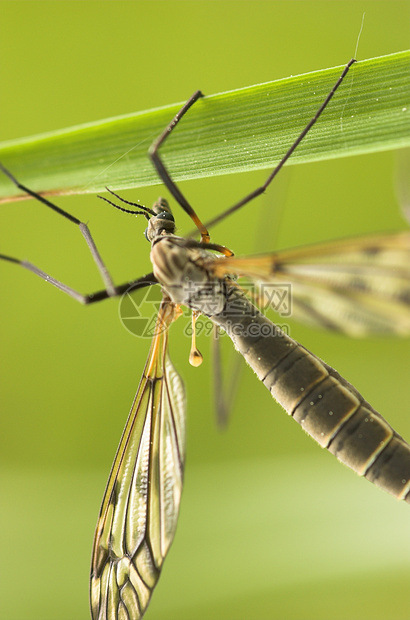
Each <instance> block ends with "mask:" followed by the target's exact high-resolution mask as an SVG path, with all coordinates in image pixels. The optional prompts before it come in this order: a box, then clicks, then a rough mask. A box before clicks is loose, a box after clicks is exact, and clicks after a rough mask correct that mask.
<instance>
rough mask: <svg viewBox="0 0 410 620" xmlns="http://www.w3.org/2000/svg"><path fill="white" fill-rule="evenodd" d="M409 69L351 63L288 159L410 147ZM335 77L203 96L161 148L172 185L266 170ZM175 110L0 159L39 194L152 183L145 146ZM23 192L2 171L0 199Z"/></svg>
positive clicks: (407, 56) (389, 62)
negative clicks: (221, 175)
mask: <svg viewBox="0 0 410 620" xmlns="http://www.w3.org/2000/svg"><path fill="white" fill-rule="evenodd" d="M409 69H410V52H409V51H405V52H399V53H396V54H391V55H388V56H382V57H379V58H373V59H370V60H364V61H361V62H358V63H357V64H355V65H353V67H352V68H351V69H350V72H349V73H348V75H347V77H346V78H345V81H344V82H343V84H342V85H341V86H340V88H339V90H338V91H337V93H336V94H335V96H334V98H333V99H332V101H331V102H330V104H329V106H328V108H327V109H326V111H325V112H324V114H323V115H322V117H321V118H320V120H319V121H318V123H317V125H315V127H314V128H313V129H312V131H311V132H310V133H309V134H308V135H307V137H306V138H305V139H304V140H303V142H302V144H301V145H300V146H299V147H298V148H297V150H296V152H295V153H294V154H293V155H292V157H291V159H290V161H289V163H291V164H295V163H303V162H309V161H315V160H321V159H329V158H336V157H345V156H347V155H356V154H359V153H371V152H374V151H382V150H389V149H397V148H402V147H406V146H409V145H410V74H409ZM341 71H342V67H336V68H332V69H324V70H322V71H315V72H313V73H308V74H304V75H299V76H296V77H289V78H286V79H282V80H277V81H274V82H268V83H265V84H258V85H255V86H251V87H249V88H242V89H238V90H235V91H230V92H226V93H220V94H217V95H210V96H207V97H205V98H203V99H200V100H199V101H198V102H197V103H195V104H194V106H193V107H192V109H191V110H189V112H188V113H187V115H186V116H185V117H184V119H183V120H182V122H181V124H180V125H178V127H177V129H176V130H175V131H174V132H173V133H172V135H171V136H170V138H169V139H168V140H167V142H166V143H165V144H164V146H163V148H162V150H161V152H162V154H163V155H164V159H165V161H166V164H167V167H168V169H169V171H170V173H171V174H172V177H173V179H174V180H176V181H180V180H185V179H194V178H199V177H206V176H212V175H220V174H228V173H237V172H243V171H247V170H257V169H261V168H272V167H273V166H274V165H275V164H276V163H277V162H278V161H279V160H280V159H281V158H282V157H283V155H284V154H285V153H286V151H287V150H288V148H289V147H290V145H291V144H292V143H293V141H294V140H295V139H296V137H297V136H298V135H299V133H300V132H301V130H302V129H303V128H304V126H305V125H306V124H307V122H308V121H309V120H310V118H311V117H312V116H313V115H314V114H315V112H316V111H317V110H318V108H319V107H320V105H321V103H322V102H323V100H324V99H325V97H326V95H327V94H328V93H329V92H330V90H331V88H332V86H333V84H334V83H335V82H336V80H337V78H338V77H339V75H340V73H341ZM188 94H189V93H187V95H188ZM180 107H181V104H180V103H178V104H174V105H170V106H167V107H163V108H157V109H154V110H148V111H146V112H139V113H135V114H129V115H125V116H118V117H115V118H110V119H106V120H103V121H97V122H94V123H87V124H84V125H78V126H76V127H71V128H68V129H63V130H60V131H54V132H50V133H47V134H42V135H38V136H34V137H31V138H25V139H19V140H14V141H9V142H4V143H2V144H0V161H1V162H2V163H3V164H4V165H5V166H6V167H7V168H9V169H10V170H11V171H12V172H13V174H14V175H15V176H16V177H18V179H19V180H21V182H22V183H24V184H25V185H27V186H29V187H30V188H31V189H35V190H37V191H41V192H44V193H52V194H67V193H86V192H88V193H93V192H101V191H104V187H105V186H106V185H109V186H110V187H111V188H115V189H126V188H131V187H142V186H148V185H154V184H158V183H160V182H161V181H160V180H159V179H158V176H157V174H156V172H155V170H154V168H153V166H152V164H151V162H150V160H149V158H148V155H147V151H148V147H149V146H150V144H151V143H152V141H153V140H154V139H155V138H156V137H157V136H158V135H159V134H160V133H161V132H162V131H163V129H164V128H165V127H166V125H167V124H168V123H169V121H170V120H171V119H172V117H173V116H174V114H175V113H176V112H177V111H178V109H179V108H180ZM19 195H20V196H21V192H20V191H19V190H17V189H16V188H15V187H13V186H12V184H11V183H10V181H9V180H8V179H7V178H6V177H5V176H4V175H1V176H0V197H3V199H4V200H10V199H12V198H13V197H14V196H19Z"/></svg>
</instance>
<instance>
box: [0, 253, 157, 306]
mask: <svg viewBox="0 0 410 620" xmlns="http://www.w3.org/2000/svg"><path fill="white" fill-rule="evenodd" d="M0 260H6V261H8V262H10V263H14V264H16V265H20V267H23V268H24V269H28V271H31V272H32V273H34V274H35V275H36V276H39V277H40V278H41V279H42V280H44V281H45V282H49V283H50V284H52V285H53V286H55V287H56V288H58V289H59V290H60V291H63V293H66V294H67V295H69V296H70V297H72V298H73V299H75V301H78V302H79V303H80V304H84V305H87V304H93V303H96V302H97V301H103V300H104V299H109V298H110V297H120V296H121V295H123V294H124V293H125V292H126V291H128V289H129V288H133V289H139V288H144V287H146V286H151V285H152V284H157V283H158V281H157V279H156V278H155V276H154V274H153V273H148V274H147V275H145V276H142V277H141V278H138V279H137V280H132V281H131V282H125V283H124V284H121V285H120V286H116V287H115V289H114V294H113V295H112V294H111V293H110V292H109V291H107V290H106V289H103V290H102V291H96V292H95V293H90V294H89V295H83V294H82V293H79V292H78V291H76V290H74V289H73V288H70V287H69V286H67V285H66V284H64V283H63V282H60V280H56V279H55V278H53V277H52V276H49V275H48V274H47V273H45V272H44V271H42V270H41V269H39V268H38V267H36V266H35V265H33V264H32V263H29V262H28V261H25V260H19V259H18V258H13V257H12V256H7V255H5V254H0Z"/></svg>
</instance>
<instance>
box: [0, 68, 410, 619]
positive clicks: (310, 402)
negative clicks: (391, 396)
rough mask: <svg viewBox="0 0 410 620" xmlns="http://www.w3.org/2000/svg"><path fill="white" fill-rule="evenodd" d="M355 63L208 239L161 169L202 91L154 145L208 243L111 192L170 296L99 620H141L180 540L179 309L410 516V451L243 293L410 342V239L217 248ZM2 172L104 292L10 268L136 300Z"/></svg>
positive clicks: (117, 469) (162, 211) (123, 463)
mask: <svg viewBox="0 0 410 620" xmlns="http://www.w3.org/2000/svg"><path fill="white" fill-rule="evenodd" d="M354 62H355V61H354V60H353V59H352V60H351V61H350V62H349V63H348V64H347V65H346V67H345V68H344V70H343V72H342V74H341V76H340V78H339V79H338V81H337V82H336V84H335V85H334V87H333V89H332V90H331V92H330V93H329V95H328V96H327V97H326V99H325V101H324V102H323V104H322V106H321V107H320V108H319V110H318V112H317V113H316V114H315V116H314V117H313V118H312V119H311V121H310V122H309V123H308V124H307V126H306V127H305V128H304V130H303V131H302V132H301V134H300V135H299V137H298V138H297V140H296V141H295V142H294V143H293V144H292V146H291V147H290V149H289V150H288V152H287V153H286V155H285V156H284V157H283V158H282V160H281V161H280V163H279V164H278V165H277V166H276V168H275V169H274V170H273V172H272V173H271V174H270V175H269V177H268V178H267V180H266V182H265V183H264V184H263V185H262V186H261V187H259V188H257V189H256V190H254V191H253V192H251V193H250V194H248V195H247V196H245V198H243V199H242V200H241V201H239V202H238V203H236V204H235V205H233V206H232V207H231V208H230V209H228V210H226V211H225V212H224V213H223V214H221V215H219V216H218V217H217V218H215V219H214V220H212V221H211V222H209V223H207V224H206V225H205V224H203V223H202V221H201V220H200V218H199V217H198V215H197V214H196V212H195V211H194V209H193V208H192V207H191V205H190V204H189V202H188V201H187V200H186V198H185V197H184V195H183V194H182V193H181V191H180V190H179V188H178V187H177V185H176V184H175V183H174V181H173V180H172V178H171V176H170V175H169V173H168V170H167V169H166V167H165V165H164V163H163V161H162V159H161V157H160V155H159V149H160V146H161V145H162V144H163V142H164V141H165V140H166V138H167V136H169V134H170V133H171V132H172V131H173V129H174V128H175V127H176V125H177V124H178V123H179V122H180V120H181V118H182V117H183V116H184V114H185V113H186V112H187V111H188V110H189V108H190V107H191V106H192V105H193V104H194V103H195V102H196V101H197V100H198V99H200V98H201V97H202V93H201V92H200V91H197V92H196V93H194V95H193V96H192V97H191V98H190V99H189V100H188V101H187V103H186V104H185V105H184V106H183V107H182V108H181V110H180V111H179V112H178V114H177V115H176V116H175V117H174V119H173V120H172V121H171V122H170V124H169V125H168V126H167V127H166V128H165V130H164V132H163V133H162V134H161V135H160V136H159V138H158V139H157V140H156V141H155V142H154V143H153V145H152V146H151V148H150V150H149V155H150V157H151V160H152V162H153V164H154V166H155V168H156V169H157V171H158V174H159V176H160V178H161V179H162V181H163V182H164V184H165V186H166V187H167V188H168V190H169V191H170V192H171V194H172V195H173V197H174V198H175V199H176V201H177V202H178V203H179V205H180V206H181V207H182V208H183V209H184V210H185V211H186V212H187V213H188V214H189V215H190V216H191V218H192V220H193V222H194V223H195V225H196V228H197V231H198V232H199V234H200V237H201V240H200V241H196V240H194V239H193V238H184V237H179V236H177V235H176V234H175V220H174V217H173V215H172V212H171V209H170V207H169V205H168V202H167V201H166V200H164V199H159V200H158V202H156V203H155V204H154V206H153V207H152V209H150V208H147V207H144V206H141V205H139V204H138V205H135V204H134V203H130V202H128V201H126V200H124V199H123V198H121V197H120V196H118V195H117V194H115V192H113V191H112V190H109V191H110V193H111V196H113V197H116V198H117V199H118V200H120V201H122V202H123V203H127V204H128V206H133V207H136V208H137V210H135V209H129V208H126V207H123V206H120V205H118V204H117V203H115V202H113V199H112V200H111V199H108V198H106V197H101V196H100V198H103V199H104V200H106V201H107V202H109V203H110V204H112V205H113V206H115V207H116V208H118V209H120V210H122V211H126V212H131V213H134V214H136V215H143V216H144V217H145V218H146V219H147V221H148V227H147V230H146V237H147V239H148V241H149V242H150V244H151V255H150V257H151V262H152V265H153V271H152V273H150V274H148V275H146V276H143V277H142V278H139V279H138V280H135V282H133V283H131V285H132V287H133V288H143V287H146V286H149V285H151V284H159V285H160V286H161V289H162V302H161V305H160V308H159V312H158V318H157V322H156V329H155V333H154V336H153V339H152V343H151V348H150V352H149V355H148V360H147V362H146V365H145V369H144V372H143V375H142V378H141V382H140V385H139V387H138V391H137V394H136V396H135V399H134V402H133V405H132V407H131V411H130V414H129V417H128V420H127V423H126V426H125V429H124V431H123V435H122V438H121V441H120V445H119V447H118V450H117V453H116V456H115V460H114V463H113V466H112V469H111V473H110V477H109V479H108V483H107V487H106V491H105V495H104V498H103V502H102V507H101V511H100V515H99V518H98V523H97V528H96V532H95V538H94V547H93V553H92V567H91V589H90V603H91V615H92V618H93V620H123V619H124V620H125V619H127V620H138V619H139V618H142V616H143V615H144V613H145V611H146V609H147V607H148V604H149V601H150V598H151V595H152V592H153V589H154V587H155V585H156V583H157V581H158V578H159V575H160V572H161V569H162V564H163V562H164V559H165V557H166V555H167V553H168V550H169V547H170V545H171V543H172V540H173V537H174V534H175V530H176V525H177V519H178V512H179V504H180V499H181V493H182V485H183V472H184V460H185V415H186V412H185V395H184V386H183V383H182V381H181V379H180V377H179V375H178V373H177V372H176V370H175V369H174V367H173V366H172V363H171V361H170V359H169V356H168V328H169V327H170V325H171V324H172V323H173V321H175V320H176V319H177V318H178V316H179V315H180V314H181V309H180V307H181V306H185V307H187V308H189V309H190V310H191V311H192V316H193V322H195V320H196V318H197V316H198V315H200V314H203V315H205V316H206V317H208V318H210V319H211V320H212V322H213V323H214V324H215V325H216V326H218V327H219V328H220V329H222V330H223V331H224V332H226V333H227V334H228V336H229V337H230V338H231V340H232V341H233V344H234V346H235V348H236V350H237V351H238V352H239V353H241V354H242V356H243V357H244V358H245V360H246V361H247V363H248V364H249V365H250V366H251V367H252V368H253V370H254V371H255V373H256V374H257V376H258V378H259V379H260V380H261V381H262V383H263V384H264V385H265V386H266V387H267V388H268V390H269V391H270V392H271V393H272V396H273V397H274V398H275V399H276V400H277V401H278V402H279V403H280V404H281V405H282V406H283V408H284V409H285V410H286V412H287V413H288V414H290V415H291V416H292V417H293V418H294V419H295V420H296V421H297V422H299V424H300V425H301V426H302V427H303V428H304V429H305V431H306V432H307V433H308V434H310V435H311V436H312V437H313V438H314V439H316V441H317V442H318V443H319V444H320V445H321V446H322V447H325V448H327V449H328V450H329V451H330V452H331V453H333V454H334V455H335V456H336V457H337V458H338V459H339V460H340V461H342V462H343V463H345V464H346V465H348V466H349V467H350V468H352V469H353V470H354V471H356V472H357V473H358V474H359V475H361V476H364V477H366V478H367V479H368V480H369V481H371V482H373V483H374V484H376V485H378V486H379V487H381V488H383V489H384V490H386V491H387V492H389V493H391V494H392V495H394V496H395V497H396V498H398V499H403V500H405V501H407V502H409V503H410V446H409V444H408V443H407V442H406V441H405V440H404V439H402V438H401V437H400V435H398V434H397V433H396V432H395V431H394V429H393V428H392V427H391V426H390V425H389V424H388V422H386V420H384V418H383V417H382V416H381V415H380V414H379V413H378V412H377V411H375V409H373V407H372V406H371V405H370V404H369V403H368V402H366V401H365V400H364V398H363V397H362V396H361V394H360V393H359V392H358V391H357V390H356V388H354V387H353V386H352V385H351V384H350V383H348V381H346V380H345V379H344V378H342V377H341V376H340V375H339V374H338V373H337V371H336V370H334V369H333V368H332V367H331V366H329V365H328V364H326V363H325V362H323V361H322V360H320V359H319V358H318V357H316V356H315V355H314V354H313V353H311V352H310V351H308V350H307V349H306V348H305V347H303V346H302V345H301V344H299V343H298V342H296V341H295V340H293V339H292V338H290V337H289V336H288V335H287V334H285V333H284V332H282V331H281V330H280V329H279V328H278V327H277V326H276V325H275V324H274V323H272V322H271V321H270V320H269V319H268V318H267V317H265V316H264V315H263V314H262V313H261V312H260V310H259V309H258V308H257V307H256V305H255V304H254V303H253V301H252V300H250V299H249V297H248V296H247V295H246V294H245V290H244V288H243V287H241V286H240V285H239V284H238V282H237V279H236V278H237V277H245V278H248V279H250V280H252V281H253V282H254V283H255V285H256V287H257V294H256V295H255V297H256V298H259V300H260V301H262V304H263V305H264V303H265V302H266V295H265V290H264V285H265V284H269V283H271V282H273V281H275V282H276V283H278V282H279V283H280V282H283V283H286V282H291V283H292V297H293V299H292V302H293V314H294V315H295V316H297V317H299V318H300V319H301V320H304V321H306V322H308V323H310V324H314V325H319V326H321V327H325V328H328V329H332V330H337V331H339V332H343V333H346V334H349V335H354V336H363V335H368V334H378V333H383V334H390V335H400V336H403V335H407V334H408V333H409V332H410V312H409V304H410V234H409V232H398V233H391V234H380V235H374V236H369V237H362V238H360V237H359V238H353V239H346V240H343V241H338V242H334V243H327V244H321V245H317V246H310V247H306V248H297V249H295V250H288V251H283V252H278V253H274V254H272V253H271V254H265V255H259V256H251V257H244V258H241V257H236V256H234V255H233V253H232V252H231V250H229V249H227V248H225V247H224V246H222V245H218V244H214V243H211V242H210V236H209V232H208V228H209V227H210V226H211V225H213V224H215V223H216V222H217V221H220V220H221V219H223V218H224V217H226V216H227V215H229V214H231V213H233V212H234V211H236V210H237V209H239V208H240V207H242V206H243V205H245V204H246V203H248V202H250V201H251V200H253V199H254V198H256V197H257V196H259V195H260V194H262V193H263V192H264V191H265V190H266V188H267V187H268V186H269V184H270V183H271V182H272V180H273V178H274V177H275V176H276V174H277V173H278V172H279V170H280V169H281V168H282V166H283V165H284V163H285V162H286V161H287V159H288V158H289V157H290V156H291V154H292V153H293V151H294V150H295V149H296V147H297V146H298V144H299V143H300V142H301V141H302V140H303V138H304V136H305V135H306V134H307V133H308V131H310V129H311V128H312V126H313V125H314V123H315V122H316V121H317V119H318V118H319V116H320V115H321V114H322V112H323V110H324V109H325V107H326V106H327V105H328V103H329V101H330V100H331V98H332V97H333V95H334V94H335V92H336V90H337V89H338V87H339V86H340V84H341V83H342V81H343V79H344V77H345V76H346V74H347V72H348V71H349V69H350V67H351V66H352V64H353V63H354ZM2 171H3V172H4V173H5V174H6V175H7V176H8V177H9V179H10V180H11V181H12V182H13V183H14V184H15V185H16V186H17V187H19V188H20V189H21V190H23V191H25V192H26V193H27V194H29V195H31V196H32V197H34V198H35V199H37V200H39V201H40V202H42V203H43V204H45V205H47V206H48V207H50V208H51V209H53V210H54V211H56V212H57V213H59V214H60V215H62V216H63V217H65V218H67V219H68V220H69V221H71V222H73V223H74V224H76V225H78V226H79V228H80V230H81V232H82V234H83V236H84V237H85V239H86V241H87V243H88V246H89V248H90V251H91V253H92V255H93V258H94V260H95V262H96V264H97V267H98V269H99V271H100V273H101V276H102V278H103V281H104V284H105V289H104V290H102V291H98V292H96V293H94V294H93V295H87V296H84V295H81V294H80V293H78V292H77V291H75V290H74V289H71V288H69V287H67V286H66V285H64V284H63V283H62V282H60V281H58V280H55V279H54V278H52V277H51V276H48V275H47V274H45V273H44V272H43V271H41V270H40V269H39V268H38V267H36V266H34V265H32V264H31V263H28V262H27V261H21V260H18V259H16V258H12V257H10V256H5V255H1V258H2V259H3V260H7V261H9V262H13V263H17V264H19V265H21V266H22V267H24V268H26V269H28V270H30V271H32V272H33V273H35V274H36V275H39V276H40V277H42V278H43V279H45V280H47V281H48V282H51V283H52V284H53V285H54V286H56V287H57V288H59V289H60V290H62V291H64V292H65V293H67V294H68V295H70V296H71V297H73V298H74V299H75V300H77V301H80V302H82V303H84V304H89V303H95V302H98V301H101V300H103V299H107V298H109V297H115V296H119V295H122V294H123V293H124V292H125V291H127V290H128V289H129V287H130V283H129V282H128V283H126V284H124V285H121V286H115V285H114V283H113V281H112V279H111V277H110V275H109V272H108V270H107V268H106V267H105V264H104V262H103V260H102V258H101V256H100V254H99V252H98V250H97V247H96V245H95V243H94V241H93V238H92V236H91V233H90V231H89V229H88V227H87V226H86V225H85V224H84V223H82V222H81V221H80V220H78V219H77V218H75V217H73V216H71V215H70V214H68V213H67V212H65V211H63V210H62V209H60V208H59V207H57V206H56V205H54V204H52V203H51V202H49V201H48V200H47V199H46V198H45V197H44V196H41V195H39V194H37V193H36V192H33V191H31V190H30V189H29V188H27V187H25V186H24V185H22V184H21V183H20V182H19V181H17V179H16V178H15V177H14V176H13V175H12V173H11V172H9V171H8V170H7V169H6V168H4V166H2ZM107 189H108V188H107ZM264 298H265V299H264ZM268 301H269V300H268ZM270 301H271V300H270ZM190 361H191V363H192V364H193V365H198V364H199V363H200V362H201V355H200V353H199V351H198V349H197V348H196V346H195V343H194V341H193V344H192V349H191V354H190Z"/></svg>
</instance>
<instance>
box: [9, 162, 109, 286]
mask: <svg viewBox="0 0 410 620" xmlns="http://www.w3.org/2000/svg"><path fill="white" fill-rule="evenodd" d="M0 170H2V171H3V172H4V174H5V175H6V176H7V177H8V178H9V179H10V181H11V182H12V183H14V185H16V187H18V188H19V189H21V190H22V191H23V192H26V194H29V195H30V196H32V197H33V198H35V199H36V200H38V201H39V202H42V203H43V204H45V205H46V206H47V207H49V208H50V209H52V210H53V211H55V212H56V213H58V214H59V215H62V216H63V217H65V218H66V219H67V220H68V221H70V222H72V223H73V224H76V225H77V226H78V227H79V229H80V230H81V233H82V235H83V237H84V239H85V240H86V243H87V245H88V247H89V249H90V252H91V255H92V257H93V259H94V261H95V264H96V265H97V268H98V271H99V272H100V274H101V277H102V280H103V282H104V285H105V288H106V291H107V296H108V297H115V296H116V294H117V293H116V290H115V286H114V283H113V281H112V278H111V276H110V274H109V272H108V269H107V267H106V266H105V264H104V262H103V260H102V258H101V256H100V253H99V251H98V250H97V247H96V245H95V243H94V239H93V238H92V236H91V232H90V231H89V228H88V226H87V224H85V223H84V222H81V221H80V220H78V219H77V218H76V217H74V216H73V215H71V214H70V213H67V211H64V210H63V209H61V208H60V207H57V205H55V204H53V203H52V202H50V201H49V200H47V198H44V196H41V195H40V194H37V193H36V192H34V191H33V190H31V189H29V188H28V187H26V186H25V185H22V184H21V183H20V182H19V181H18V180H17V179H16V178H15V177H14V176H13V175H12V174H11V172H10V171H9V170H7V168H5V167H4V166H3V165H2V164H1V163H0ZM17 262H20V261H17ZM20 264H22V263H20ZM28 264H30V263H28ZM27 268H29V267H27ZM36 269H37V268H36ZM39 271H40V270H39ZM41 273H43V272H41ZM39 275H40V274H39ZM41 277H43V276H41ZM45 279H46V278H45ZM56 286H57V285H56Z"/></svg>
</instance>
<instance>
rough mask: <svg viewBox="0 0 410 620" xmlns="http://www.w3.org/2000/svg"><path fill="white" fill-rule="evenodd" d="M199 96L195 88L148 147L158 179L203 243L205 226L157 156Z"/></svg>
mask: <svg viewBox="0 0 410 620" xmlns="http://www.w3.org/2000/svg"><path fill="white" fill-rule="evenodd" d="M199 97H203V94H202V93H201V91H200V90H197V91H196V92H195V93H194V94H193V95H192V97H190V98H189V99H188V101H187V102H186V104H185V105H184V106H183V107H182V108H181V109H180V110H179V112H178V113H177V114H176V115H175V116H174V118H173V119H172V121H171V122H170V123H169V125H167V127H166V128H165V129H164V131H163V132H162V134H161V135H160V136H159V137H158V138H157V139H156V140H155V141H154V142H153V143H152V145H151V147H150V149H149V151H148V152H149V155H150V157H151V161H152V163H153V164H154V166H155V168H156V170H157V172H158V175H159V177H160V179H161V180H162V181H163V183H164V185H165V187H167V188H168V189H169V191H170V192H171V194H172V195H173V197H174V198H175V200H176V201H177V202H178V203H179V204H180V205H181V207H182V208H183V209H184V211H185V212H186V213H188V215H189V216H190V217H191V219H192V220H193V222H194V223H195V226H196V227H197V228H198V230H199V232H200V233H201V240H202V242H203V243H207V242H208V241H209V233H208V231H207V229H206V227H205V226H204V225H203V223H202V222H201V220H200V219H199V217H198V215H197V214H196V213H195V211H194V209H193V208H192V207H191V205H190V204H189V202H188V201H187V199H186V198H185V196H184V195H183V194H182V192H181V191H180V189H179V188H178V187H177V185H176V184H175V182H174V181H173V180H172V179H171V177H170V175H169V172H168V170H167V169H166V167H165V164H164V163H163V161H162V159H161V158H160V156H159V152H158V151H159V147H160V146H161V144H162V143H163V142H165V140H166V138H167V137H168V136H169V134H170V133H171V131H172V130H173V129H174V127H176V125H177V124H178V123H179V121H180V120H181V118H182V117H183V116H184V114H185V113H186V112H187V111H188V110H189V108H190V107H191V106H192V105H193V104H194V103H195V101H197V100H198V99H199Z"/></svg>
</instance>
